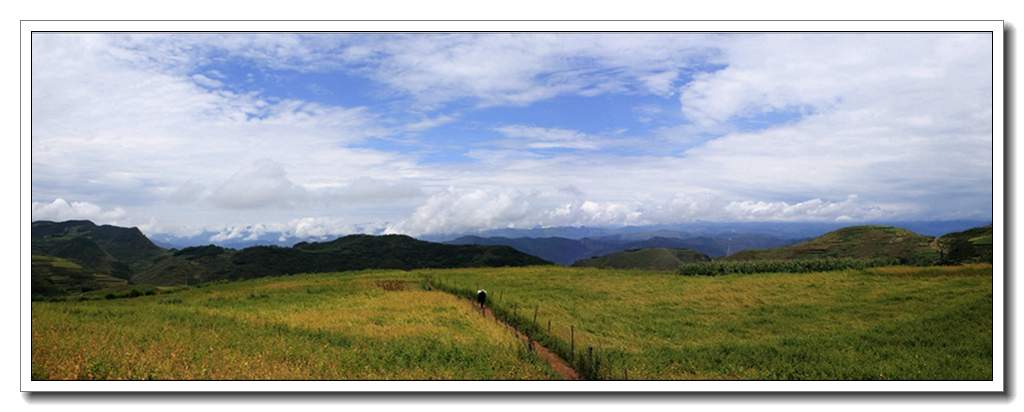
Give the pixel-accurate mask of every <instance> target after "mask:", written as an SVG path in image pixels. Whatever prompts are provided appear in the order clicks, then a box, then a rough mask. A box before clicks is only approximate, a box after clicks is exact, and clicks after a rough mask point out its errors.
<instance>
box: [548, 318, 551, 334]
mask: <svg viewBox="0 0 1024 412" xmlns="http://www.w3.org/2000/svg"><path fill="white" fill-rule="evenodd" d="M550 334H551V319H548V335H550Z"/></svg>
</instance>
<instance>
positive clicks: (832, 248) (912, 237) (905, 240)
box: [721, 225, 939, 265]
mask: <svg viewBox="0 0 1024 412" xmlns="http://www.w3.org/2000/svg"><path fill="white" fill-rule="evenodd" d="M934 239H935V238H934V237H932V236H924V235H919V234H917V233H914V232H912V231H909V230H907V229H903V228H898V227H892V226H876V225H866V226H851V227H846V228H842V229H838V230H835V231H832V232H829V233H826V234H824V235H822V236H819V237H816V238H814V239H811V240H808V241H806V242H801V243H797V244H794V245H790V246H783V247H777V248H770V249H748V250H743V251H740V252H737V253H734V254H732V255H729V256H727V257H724V258H722V259H721V260H725V261H744V260H774V259H819V258H858V259H870V258H892V259H899V260H900V261H901V262H903V263H906V264H912V265H924V264H934V263H936V262H937V261H938V260H939V251H938V250H937V248H933V247H932V246H930V245H931V242H932V241H933V240H934Z"/></svg>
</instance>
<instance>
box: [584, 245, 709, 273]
mask: <svg viewBox="0 0 1024 412" xmlns="http://www.w3.org/2000/svg"><path fill="white" fill-rule="evenodd" d="M709 261H711V256H708V255H706V254H704V253H701V252H699V251H696V250H693V249H666V248H647V249H635V250H627V251H624V252H616V253H612V254H609V255H604V256H601V257H596V258H591V259H583V260H579V261H577V262H576V263H573V264H572V267H596V268H605V267H607V268H614V269H645V270H676V269H678V268H679V267H680V266H682V265H685V264H687V263H694V262H709Z"/></svg>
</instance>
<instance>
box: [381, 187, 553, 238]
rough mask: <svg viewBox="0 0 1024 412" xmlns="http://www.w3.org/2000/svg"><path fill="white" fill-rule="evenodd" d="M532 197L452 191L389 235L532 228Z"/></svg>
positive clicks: (516, 192)
mask: <svg viewBox="0 0 1024 412" xmlns="http://www.w3.org/2000/svg"><path fill="white" fill-rule="evenodd" d="M529 196H530V195H528V194H526V193H524V192H522V191H520V190H518V189H502V190H495V191H484V190H471V191H467V190H459V189H456V188H455V187H449V188H448V189H447V190H445V191H443V192H441V193H438V194H436V195H434V196H432V197H431V198H430V199H429V200H427V203H426V204H425V205H423V206H420V207H419V208H417V209H416V211H415V212H414V213H413V214H412V216H410V217H409V218H408V219H407V220H404V221H402V222H399V223H397V224H394V225H390V226H389V227H388V228H387V229H386V230H385V233H405V234H410V235H420V234H436V233H461V232H471V231H477V230H482V229H488V228H495V227H520V226H521V225H526V226H531V225H532V224H533V222H529V221H528V220H527V218H529V217H530V214H531V211H532V207H531V205H530V202H529V201H528V197H529ZM517 224H518V225H520V226H517Z"/></svg>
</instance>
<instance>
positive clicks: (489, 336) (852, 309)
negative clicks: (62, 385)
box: [32, 265, 993, 380]
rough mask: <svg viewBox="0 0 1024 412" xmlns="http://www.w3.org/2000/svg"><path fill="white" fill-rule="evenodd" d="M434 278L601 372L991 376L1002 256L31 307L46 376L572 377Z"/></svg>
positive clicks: (516, 274) (296, 280) (414, 279)
mask: <svg viewBox="0 0 1024 412" xmlns="http://www.w3.org/2000/svg"><path fill="white" fill-rule="evenodd" d="M426 278H430V279H431V280H432V282H433V284H434V285H435V286H438V287H439V288H442V289H446V290H450V291H453V292H456V293H457V294H461V295H464V296H469V295H472V294H475V292H476V290H477V289H478V288H484V289H486V290H487V291H488V293H489V304H490V306H491V307H492V309H493V310H494V311H495V313H497V314H499V316H504V317H507V318H509V319H510V320H512V322H514V323H516V324H517V325H518V327H519V328H520V330H523V331H527V332H529V333H531V334H532V335H533V336H535V338H536V339H537V340H538V341H539V342H541V343H542V344H544V345H545V346H547V347H549V348H550V349H552V350H553V351H555V352H556V353H561V354H563V355H564V357H566V358H571V359H570V361H571V363H573V364H574V365H575V366H576V367H577V369H578V370H581V373H582V375H583V376H586V377H588V378H591V379H626V378H628V379H630V380H634V379H659V380H674V379H701V380H719V379H753V380H777V379H790V380H837V379H838V380H878V379H897V380H990V379H992V356H993V355H992V267H991V266H990V265H971V266H961V267H889V268H873V269H865V270H846V271H838V272H823V273H805V274H786V273H769V274H749V275H748V274H730V275H728V276H718V277H687V276H679V275H676V274H673V273H671V272H653V271H632V270H615V269H592V268H566V267H555V266H546V267H527V268H481V269H446V270H418V271H411V272H403V271H367V272H348V273H333V274H317V275H296V276H289V277H279V278H263V279H257V280H249V281H242V282H237V283H224V284H217V285H210V286H204V287H200V288H196V287H191V288H187V289H184V290H181V291H177V292H174V293H160V294H156V295H149V296H146V295H144V296H139V297H134V298H130V299H125V298H119V299H113V300H106V299H101V300H90V301H68V302H32V377H33V379H37V380H39V379H232V380H237V379H242V380H246V379H274V380H302V379H319V380H333V379H374V380H376V379H473V380H477V379H481V380H490V379H557V378H558V377H557V375H555V374H554V372H552V370H551V369H550V367H549V366H548V365H546V364H544V363H543V362H541V361H539V360H537V359H536V358H535V357H534V356H533V355H532V354H530V353H528V352H526V351H525V350H524V349H523V345H522V344H520V343H517V342H516V341H515V340H514V337H513V336H511V335H510V334H509V333H508V332H507V331H506V330H505V329H504V328H503V327H501V326H499V325H498V324H497V323H495V322H494V321H493V320H492V319H490V318H486V319H485V318H482V317H481V316H480V315H479V313H477V312H475V311H474V310H473V309H472V308H471V307H470V305H469V303H468V302H467V301H465V300H460V299H458V298H456V297H455V296H452V295H451V294H448V293H443V292H440V291H427V290H424V289H423V287H422V286H421V285H422V281H423V280H424V279H426ZM534 319H536V320H534ZM549 322H550V329H549ZM589 348H593V349H589ZM591 351H592V352H591ZM591 353H592V355H591Z"/></svg>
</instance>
